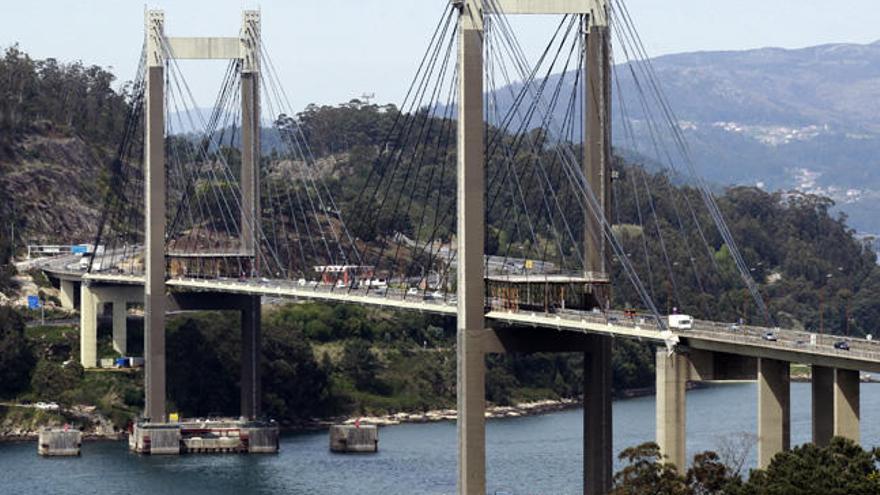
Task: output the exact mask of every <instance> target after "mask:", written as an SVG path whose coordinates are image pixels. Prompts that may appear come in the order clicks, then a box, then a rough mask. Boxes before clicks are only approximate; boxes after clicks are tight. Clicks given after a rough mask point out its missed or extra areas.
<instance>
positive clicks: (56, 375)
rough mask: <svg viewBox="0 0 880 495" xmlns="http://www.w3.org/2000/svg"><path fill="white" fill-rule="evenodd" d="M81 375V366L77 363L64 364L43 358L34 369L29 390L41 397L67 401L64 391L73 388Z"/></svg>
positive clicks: (77, 383) (80, 378)
mask: <svg viewBox="0 0 880 495" xmlns="http://www.w3.org/2000/svg"><path fill="white" fill-rule="evenodd" d="M82 377H83V368H82V366H80V365H79V363H70V364H68V365H66V366H64V365H60V364H58V363H55V362H52V361H49V360H45V359H43V360H40V362H39V363H37V367H36V368H35V369H34V376H33V377H32V378H31V390H32V391H33V392H34V394H36V396H37V397H39V398H41V399H45V400H52V401H59V402H67V400H66V397H65V395H64V393H65V392H67V391H69V390H73V389H75V388H76V387H77V385H79V382H80V380H82Z"/></svg>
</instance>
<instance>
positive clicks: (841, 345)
mask: <svg viewBox="0 0 880 495" xmlns="http://www.w3.org/2000/svg"><path fill="white" fill-rule="evenodd" d="M834 348H835V349H840V350H841V351H848V350H849V342H847V341H845V340H838V341H837V342H835V343H834Z"/></svg>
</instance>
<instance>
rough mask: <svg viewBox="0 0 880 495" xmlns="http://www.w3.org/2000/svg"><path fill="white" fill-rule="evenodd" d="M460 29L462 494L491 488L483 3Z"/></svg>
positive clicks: (480, 494) (466, 13)
mask: <svg viewBox="0 0 880 495" xmlns="http://www.w3.org/2000/svg"><path fill="white" fill-rule="evenodd" d="M460 9H461V11H460V23H459V29H458V63H459V80H458V94H459V99H458V140H457V146H458V148H457V149H458V153H457V155H458V163H457V178H458V180H457V214H456V217H457V228H456V233H457V237H458V259H459V263H458V268H457V270H456V276H457V285H458V313H457V321H456V327H457V334H456V339H457V344H458V348H457V354H458V355H457V363H458V368H457V379H458V381H457V394H456V395H457V402H458V425H457V426H458V493H459V495H485V493H486V383H485V376H486V369H485V365H486V363H485V358H484V356H485V349H484V347H483V339H482V338H481V336H482V335H483V333H484V330H485V328H486V322H485V318H484V310H485V289H484V283H485V282H484V280H483V257H484V254H485V239H484V229H485V222H484V213H485V200H484V194H485V187H484V182H485V180H484V175H485V154H484V148H485V143H484V142H483V135H484V127H483V126H484V121H483V19H482V12H481V2H479V1H478V0H465V1H464V2H462V4H461V6H460Z"/></svg>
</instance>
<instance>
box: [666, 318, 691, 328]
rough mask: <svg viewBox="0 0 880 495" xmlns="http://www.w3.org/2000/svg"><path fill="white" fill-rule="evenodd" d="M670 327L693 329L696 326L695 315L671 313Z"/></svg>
mask: <svg viewBox="0 0 880 495" xmlns="http://www.w3.org/2000/svg"><path fill="white" fill-rule="evenodd" d="M669 328H674V329H676V330H691V329H693V328H694V317H693V316H691V315H669Z"/></svg>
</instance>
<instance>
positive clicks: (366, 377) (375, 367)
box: [339, 339, 382, 392]
mask: <svg viewBox="0 0 880 495" xmlns="http://www.w3.org/2000/svg"><path fill="white" fill-rule="evenodd" d="M339 369H340V370H341V371H342V373H344V374H345V376H347V377H348V378H350V379H351V381H352V383H354V386H355V387H357V388H358V389H359V390H364V391H368V392H376V391H378V389H379V388H381V387H380V386H379V382H378V380H377V377H376V375H377V374H378V373H379V371H380V370H381V369H382V365H381V363H380V362H379V359H378V358H377V357H376V355H375V354H374V353H373V350H372V349H371V348H370V343H369V342H367V341H366V340H363V339H352V340H349V341H348V342H346V343H345V347H344V348H343V350H342V359H341V360H340V361H339Z"/></svg>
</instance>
